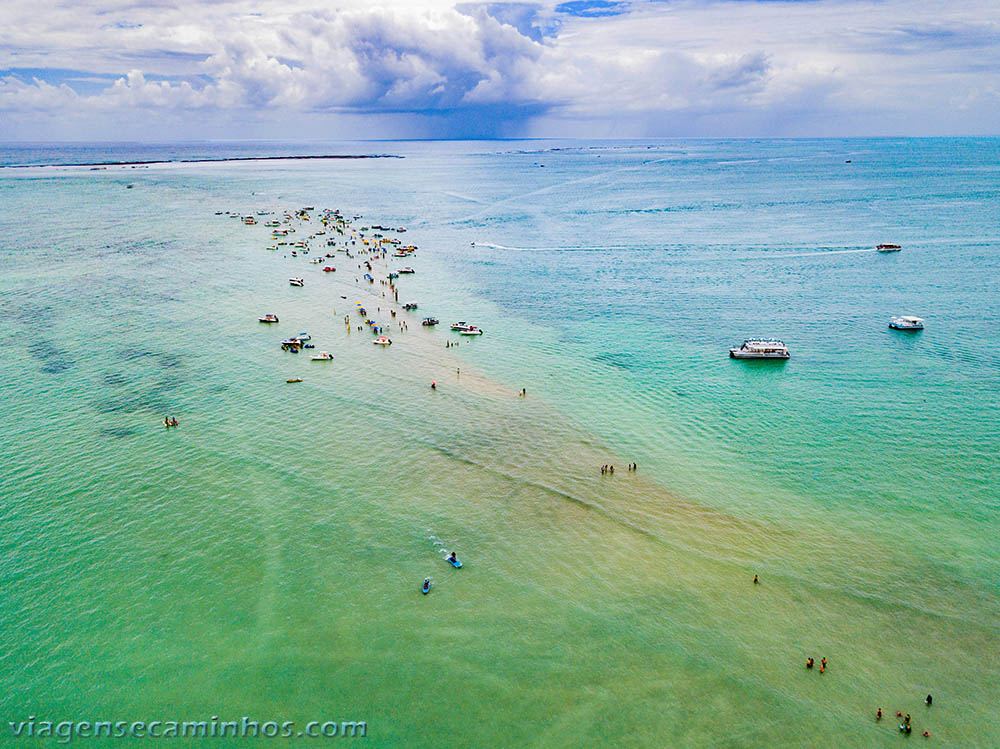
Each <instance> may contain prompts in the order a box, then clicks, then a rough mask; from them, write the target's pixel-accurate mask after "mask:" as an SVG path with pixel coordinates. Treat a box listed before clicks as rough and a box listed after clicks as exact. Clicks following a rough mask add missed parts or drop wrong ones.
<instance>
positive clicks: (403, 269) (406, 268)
mask: <svg viewBox="0 0 1000 749" xmlns="http://www.w3.org/2000/svg"><path fill="white" fill-rule="evenodd" d="M396 272H397V273H416V271H415V270H413V268H411V267H410V266H408V265H407V266H406V267H405V268H400V269H399V270H398V271H396Z"/></svg>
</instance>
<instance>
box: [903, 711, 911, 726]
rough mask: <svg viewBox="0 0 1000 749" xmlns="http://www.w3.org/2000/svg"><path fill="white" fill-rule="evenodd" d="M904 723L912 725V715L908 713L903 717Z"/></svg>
mask: <svg viewBox="0 0 1000 749" xmlns="http://www.w3.org/2000/svg"><path fill="white" fill-rule="evenodd" d="M903 722H904V723H905V724H906V725H910V714H909V713H907V714H906V715H904V716H903Z"/></svg>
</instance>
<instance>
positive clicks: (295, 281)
mask: <svg viewBox="0 0 1000 749" xmlns="http://www.w3.org/2000/svg"><path fill="white" fill-rule="evenodd" d="M293 254H294V253H293ZM288 283H290V284H291V285H292V286H305V285H306V282H305V281H303V280H302V279H301V278H289V279H288Z"/></svg>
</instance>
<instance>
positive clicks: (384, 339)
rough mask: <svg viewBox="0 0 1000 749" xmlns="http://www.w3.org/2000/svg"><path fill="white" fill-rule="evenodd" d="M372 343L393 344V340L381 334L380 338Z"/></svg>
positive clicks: (378, 344)
mask: <svg viewBox="0 0 1000 749" xmlns="http://www.w3.org/2000/svg"><path fill="white" fill-rule="evenodd" d="M372 343H374V344H375V345H376V346H391V345H392V340H391V339H390V338H389V336H386V335H380V336H379V337H378V338H376V339H375V340H374V341H372Z"/></svg>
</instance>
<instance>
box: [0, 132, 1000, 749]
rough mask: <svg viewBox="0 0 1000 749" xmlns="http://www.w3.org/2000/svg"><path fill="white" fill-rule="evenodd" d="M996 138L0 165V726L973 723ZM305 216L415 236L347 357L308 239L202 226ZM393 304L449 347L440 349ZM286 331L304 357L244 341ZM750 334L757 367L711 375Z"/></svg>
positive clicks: (756, 733)
mask: <svg viewBox="0 0 1000 749" xmlns="http://www.w3.org/2000/svg"><path fill="white" fill-rule="evenodd" d="M998 146H1000V142H998V141H997V140H991V139H958V140H896V141H894V140H870V141H869V140H847V141H837V140H820V141H649V142H642V143H639V142H631V143H630V142H621V143H607V142H599V143H598V142H593V143H591V142H584V143H581V142H551V141H546V142H525V141H521V142H497V143H493V142H491V143H378V144H375V147H372V146H371V145H370V144H333V145H331V144H311V145H309V146H308V147H302V148H303V149H304V150H305V151H308V152H315V153H326V152H351V153H368V152H375V153H393V154H399V155H402V156H405V158H403V159H386V160H382V159H379V160H364V161H349V162H348V161H344V162H339V161H331V162H257V163H254V162H251V163H232V164H226V163H221V164H198V165H195V164H189V165H170V166H158V167H149V168H143V169H134V170H133V169H130V168H112V169H108V170H105V171H100V172H92V171H89V170H87V169H80V168H77V169H59V168H46V169H7V170H0V196H2V200H0V204H2V205H3V208H4V210H3V211H2V217H0V222H2V225H0V230H2V232H0V235H2V236H3V240H2V248H3V251H2V254H0V309H2V310H3V312H4V316H5V319H6V320H7V325H5V326H4V328H3V333H2V336H3V342H4V346H3V352H4V356H3V357H2V359H0V362H2V363H0V369H2V371H0V390H2V395H3V398H2V401H0V403H2V405H0V417H2V419H3V424H4V425H5V429H4V432H3V439H2V441H0V460H2V465H3V466H4V469H3V473H2V475H0V482H2V487H0V488H2V505H0V507H2V515H0V517H2V518H3V528H4V534H3V536H2V546H0V583H2V585H0V589H2V590H3V592H4V597H5V601H4V606H3V607H2V608H0V628H2V631H3V632H4V634H5V636H6V638H5V642H6V644H7V647H6V648H5V649H4V651H3V666H4V668H3V671H2V673H3V676H2V677H0V678H2V679H3V681H2V683H0V686H2V693H3V694H4V697H3V698H2V702H0V704H2V705H3V711H2V712H3V715H4V721H7V720H14V721H17V720H25V719H27V716H28V715H35V716H37V717H38V719H39V720H42V719H51V720H67V719H73V720H98V719H110V720H130V721H131V720H147V721H148V720H157V719H159V720H208V719H209V718H211V716H213V715H218V716H220V718H221V719H223V720H232V719H239V718H240V717H242V716H244V715H246V716H251V718H255V719H257V720H260V721H265V720H277V721H282V720H294V721H296V722H297V724H304V723H305V722H306V721H308V720H320V721H323V720H328V719H329V720H366V721H367V722H368V725H369V733H368V737H367V739H366V741H368V742H370V743H374V744H377V745H392V744H401V743H402V744H407V745H417V746H420V745H432V744H434V745H436V744H439V743H440V742H441V741H443V740H444V741H447V742H449V743H450V744H452V745H459V746H463V745H470V744H473V743H477V744H485V745H491V746H492V745H539V746H558V745H594V744H596V743H598V742H607V743H611V744H623V745H624V744H628V745H636V744H644V745H652V746H663V745H685V746H701V745H704V746H720V745H732V746H746V745H761V746H770V745H776V744H780V745H794V746H815V745H817V744H831V745H854V746H870V745H887V746H888V745H890V744H891V743H892V742H896V741H898V740H901V737H900V736H898V735H897V733H898V732H897V731H896V729H895V726H894V719H893V718H892V716H894V714H895V711H896V710H897V709H898V710H902V711H903V712H909V713H911V714H913V716H914V721H915V723H914V727H915V729H916V730H917V731H918V733H919V732H921V731H923V730H928V731H930V733H931V735H932V739H933V740H937V741H944V742H945V743H946V744H947V745H963V746H977V745H978V746H992V745H996V744H997V743H998V741H1000V729H998V725H1000V710H998V709H997V707H996V704H995V694H996V693H997V690H998V688H1000V669H998V664H997V661H996V656H995V650H996V647H995V644H996V642H997V636H998V634H1000V633H998V624H997V622H998V621H1000V620H998V615H1000V596H998V593H1000V590H998V587H1000V564H998V551H1000V549H998V544H997V541H996V528H997V520H998V510H1000V508H998V500H997V492H996V489H995V487H996V484H997V479H998V478H1000V476H998V474H1000V462H998V457H1000V456H998V449H997V445H998V444H1000V433H998V432H1000V402H998V400H1000V398H998V396H997V392H998V385H1000V355H998V354H997V349H996V333H995V330H996V326H997V322H998V318H1000V314H998V312H1000V310H998V300H1000V293H998V292H1000V289H998V278H1000V275H998V272H997V271H998V264H1000V259H998V247H1000V232H998V224H997V218H996V217H997V211H996V206H997V204H998V203H997V198H998V193H1000V148H998ZM296 148H297V147H296V146H294V145H292V144H241V145H240V146H239V147H230V146H221V145H212V144H199V145H196V146H184V145H173V146H151V147H141V146H134V145H132V146H121V147H117V148H116V147H108V146H101V147H89V146H77V147H74V148H73V149H72V151H70V150H67V148H66V147H60V146H49V147H21V148H11V149H7V150H6V151H4V152H3V153H2V154H0V163H5V164H25V163H58V162H60V161H62V162H70V161H73V162H76V161H90V160H93V161H98V160H104V158H105V157H106V155H108V154H110V155H111V156H112V157H113V156H115V155H117V154H121V158H122V159H131V158H139V157H145V158H178V157H182V158H186V157H203V156H206V155H207V156H213V155H215V156H226V155H236V156H245V155H254V154H261V155H266V154H268V153H281V154H284V153H296V152H297V151H296V150H295V149H296ZM61 149H62V150H61ZM90 154H95V157H94V158H90V157H89V155H90ZM97 155H100V158H99V157H97ZM848 159H850V161H851V163H846V161H847V160H848ZM128 184H132V185H133V188H132V189H126V185H128ZM306 205H315V206H317V208H320V207H326V206H328V207H337V208H340V209H342V210H343V212H344V213H345V215H347V216H353V215H358V214H361V215H363V216H364V218H363V219H361V220H359V221H358V224H365V223H366V222H370V223H375V224H378V223H381V224H386V225H397V226H398V225H405V226H407V227H408V232H407V233H406V234H404V235H401V238H403V239H404V240H405V241H406V242H413V243H414V244H417V245H418V246H419V247H420V250H419V251H418V252H417V253H416V255H414V256H413V257H412V258H410V259H407V260H401V261H399V262H400V263H401V264H410V265H413V267H414V268H415V269H416V270H417V273H416V274H415V275H413V276H411V277H404V278H402V279H401V280H400V282H399V289H400V298H399V301H400V302H405V301H411V300H413V301H419V303H420V308H419V311H418V313H413V314H407V313H403V312H402V311H400V312H399V317H397V320H402V319H407V320H408V321H409V322H410V327H409V331H399V330H398V329H397V330H395V331H394V332H393V333H392V334H391V337H392V338H393V340H394V343H393V345H392V346H391V347H389V348H387V349H382V348H380V347H376V346H372V345H371V343H370V339H371V335H370V334H369V333H367V332H363V333H361V332H358V331H357V330H356V329H355V330H354V331H353V332H351V333H348V332H347V331H346V328H345V326H344V323H343V316H344V315H345V314H347V313H349V312H350V311H351V309H352V308H353V306H354V303H355V301H359V300H360V301H363V302H364V303H365V304H366V306H368V308H369V309H371V308H372V307H373V306H374V307H375V308H376V316H377V317H378V319H380V320H382V321H383V322H385V323H387V324H391V323H392V319H391V318H390V317H388V316H387V315H386V314H385V313H384V312H383V311H381V310H379V309H378V308H379V307H382V308H383V309H387V308H388V307H389V306H391V301H390V300H389V299H388V298H383V297H381V296H380V295H381V292H382V288H381V287H380V286H375V287H371V286H369V285H368V284H366V283H364V282H363V281H362V282H356V281H355V279H356V278H360V274H361V273H362V272H363V271H361V270H358V269H357V268H354V269H353V270H354V271H356V272H352V270H351V265H350V262H349V261H348V259H347V258H346V257H344V256H343V255H339V256H338V257H337V258H336V260H335V261H334V264H335V265H337V268H338V270H337V272H336V273H335V274H322V273H320V272H319V270H318V267H322V266H318V267H317V266H313V265H310V264H308V262H307V260H306V259H304V258H295V259H293V258H291V257H286V255H287V254H288V253H287V252H276V253H274V252H267V251H266V250H265V249H264V248H265V247H266V246H267V245H269V244H271V242H270V240H269V236H270V235H269V234H268V232H267V230H266V229H265V228H264V227H263V226H261V225H258V226H255V227H245V226H243V225H242V224H241V223H239V222H238V221H236V220H234V219H230V218H227V217H226V216H216V215H215V212H216V211H219V210H223V211H229V210H234V211H239V212H242V213H247V212H250V211H256V210H267V211H271V210H276V211H277V210H284V209H289V208H296V207H301V206H306ZM313 221H314V222H315V218H314V220H313ZM313 228H314V229H316V228H319V227H318V226H313ZM305 231H306V229H305V228H304V226H301V225H300V227H299V229H298V231H297V232H296V235H294V236H293V238H294V239H302V238H303V237H304V232H305ZM473 242H475V245H472V244H471V243H473ZM879 242H898V243H899V244H901V245H903V251H902V252H900V253H894V254H888V255H886V254H880V253H875V252H872V251H870V250H871V248H873V247H874V245H875V244H877V243H879ZM393 260H395V259H393ZM393 267H396V266H393ZM292 275H302V276H304V277H306V286H305V287H304V288H302V289H295V288H291V287H289V286H288V285H287V278H288V277H289V276H292ZM373 290H374V296H371V294H372V291H373ZM341 295H343V296H346V297H347V299H342V298H341ZM264 312H275V313H277V314H279V316H280V317H281V320H282V322H281V323H280V324H279V325H275V326H263V325H259V324H258V323H257V322H256V318H257V317H258V316H260V315H261V314H263V313H264ZM424 314H433V315H434V316H436V317H439V318H440V319H441V320H442V322H443V323H447V322H450V321H451V320H457V319H467V320H469V321H470V322H474V323H476V324H479V325H480V326H481V327H483V328H484V329H485V330H486V331H487V333H486V335H484V336H482V337H481V338H479V339H473V340H461V345H460V346H459V347H458V348H446V347H445V341H446V340H454V341H458V340H459V339H458V337H457V336H454V335H452V334H450V333H449V332H448V331H447V330H446V329H445V327H446V326H443V327H439V328H438V329H433V330H428V329H425V328H422V327H420V326H419V324H418V322H419V318H420V317H421V316H423V315H424ZM897 314H915V315H919V316H921V317H924V318H925V319H926V320H927V328H926V329H925V330H924V331H922V332H920V333H915V334H914V333H902V332H898V331H892V330H890V329H889V328H888V327H887V322H888V318H889V317H890V316H893V315H897ZM352 319H354V320H355V321H356V320H357V317H356V315H353V316H352ZM301 330H308V331H310V332H311V333H312V335H313V338H314V342H315V343H316V344H317V350H320V349H322V350H327V351H330V352H331V353H333V354H334V356H335V359H334V361H333V362H323V363H320V362H309V361H307V360H303V359H304V357H303V356H302V355H299V357H298V358H293V357H292V356H291V355H289V354H284V353H282V352H281V351H280V350H279V349H278V346H277V341H278V340H280V338H281V337H284V336H287V335H293V334H295V333H297V332H299V331H301ZM758 334H763V335H774V336H778V337H781V338H782V339H783V340H784V341H785V342H786V343H787V344H788V346H789V349H790V351H791V354H792V357H791V359H790V360H789V361H788V362H785V363H773V362H766V363H754V362H736V361H731V360H729V359H728V358H727V356H726V350H727V349H728V347H729V346H731V345H733V344H736V343H739V341H741V340H742V339H743V338H745V337H747V336H749V335H758ZM761 364H763V366H761ZM292 376H302V377H303V378H304V382H302V383H299V384H295V385H289V384H286V383H285V379H286V378H287V377H292ZM431 380H437V381H438V383H439V386H438V388H437V390H436V391H433V392H431V391H430V390H429V388H428V387H427V385H428V383H429V382H430V381H431ZM522 387H524V388H526V389H527V397H526V398H519V397H518V396H517V393H518V391H519V390H520V388H522ZM168 412H169V413H173V414H176V415H177V417H178V418H179V420H180V422H181V426H180V427H179V428H178V429H175V430H169V431H168V430H164V429H163V427H162V426H161V424H160V421H161V419H162V417H163V415H164V414H165V413H168ZM631 461H636V462H637V463H638V464H639V471H638V472H637V473H636V474H632V473H629V472H626V471H624V465H625V464H626V463H628V462H631ZM604 463H614V464H615V465H616V466H617V467H618V470H617V472H616V474H615V475H614V476H613V477H612V476H604V477H602V476H601V474H600V472H599V470H598V468H599V466H600V465H602V464H604ZM442 548H445V549H452V548H454V549H456V550H457V551H458V553H459V555H460V557H462V558H463V559H464V560H465V566H464V567H463V569H462V570H461V571H454V570H452V569H451V568H450V567H448V566H447V565H445V564H444V562H443V561H442V554H441V551H440V550H441V549H442ZM754 574H759V575H760V576H761V580H762V585H760V586H753V585H751V584H750V580H751V579H752V577H753V575H754ZM428 575H429V576H431V578H432V579H433V581H434V585H435V587H434V590H433V592H432V594H431V595H429V596H427V597H423V596H420V594H419V592H418V587H419V584H420V581H421V580H422V579H423V577H425V576H428ZM810 655H811V656H813V657H815V658H816V659H817V661H818V659H819V658H820V657H823V656H825V657H827V658H828V659H829V661H830V668H829V670H828V671H827V672H826V673H824V674H822V675H820V674H819V673H818V672H817V671H815V670H814V671H811V672H807V671H806V670H805V669H804V668H802V664H803V662H804V660H805V658H806V657H807V656H810ZM928 692H930V693H933V694H934V697H935V703H934V706H933V707H932V708H930V709H929V710H928V709H926V708H925V707H924V706H923V705H922V698H923V697H924V695H926V694H927V693H928ZM880 706H881V707H883V708H884V709H885V710H886V711H887V713H888V715H889V716H890V717H889V718H887V719H886V720H883V721H882V723H880V724H877V723H875V722H874V721H873V720H872V717H871V716H872V713H874V710H875V709H876V708H877V707H880ZM4 729H5V730H6V726H4ZM20 743H30V742H26V741H23V740H22V741H21V742H20ZM40 743H44V742H40ZM237 743H241V742H237ZM303 743H306V744H309V743H312V742H311V741H305V740H303Z"/></svg>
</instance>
